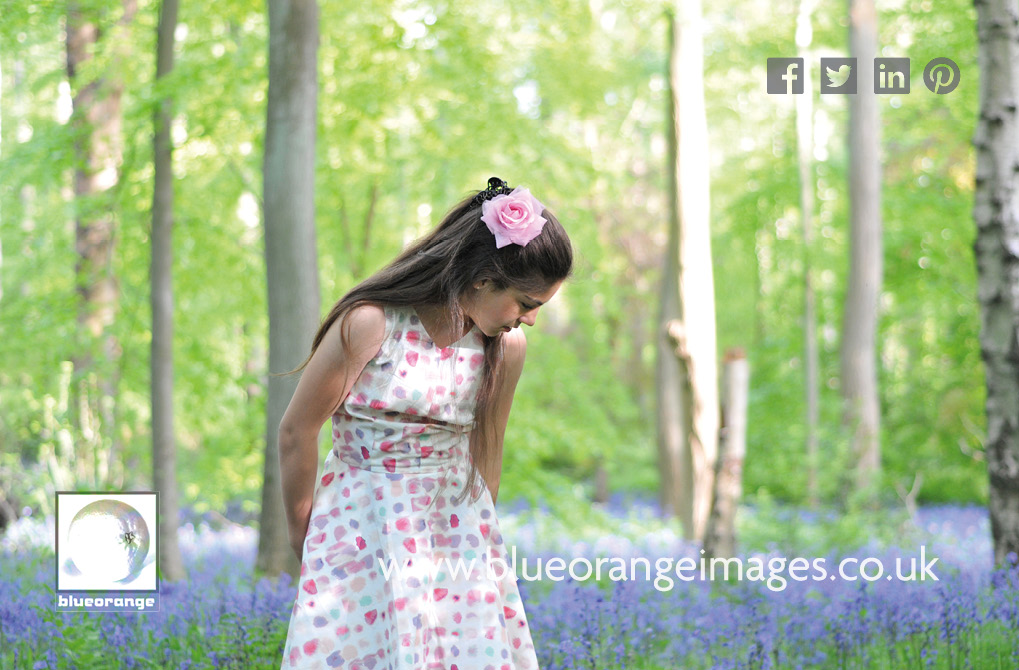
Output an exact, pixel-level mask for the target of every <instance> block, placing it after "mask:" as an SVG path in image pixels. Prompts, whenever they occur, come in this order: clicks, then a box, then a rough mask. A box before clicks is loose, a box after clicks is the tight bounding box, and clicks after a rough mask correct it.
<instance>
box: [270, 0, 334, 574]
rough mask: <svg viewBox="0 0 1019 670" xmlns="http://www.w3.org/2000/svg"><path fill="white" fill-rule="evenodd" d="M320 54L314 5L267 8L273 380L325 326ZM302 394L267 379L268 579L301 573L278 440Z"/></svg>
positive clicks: (297, 0)
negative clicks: (318, 209)
mask: <svg viewBox="0 0 1019 670" xmlns="http://www.w3.org/2000/svg"><path fill="white" fill-rule="evenodd" d="M317 50H318V5H317V4H316V2H315V0H269V96H268V103H267V112H266V125H265V157H264V165H263V180H264V181H263V196H264V202H265V209H264V214H265V263H266V271H267V281H268V297H269V371H270V373H281V372H286V371H287V370H292V369H293V368H295V367H297V366H298V365H300V364H301V361H302V360H304V358H305V357H306V356H307V355H308V351H309V350H310V347H311V342H312V338H313V337H314V334H315V330H316V328H317V327H318V323H319V284H318V261H317V255H316V251H315V190H314V186H315V129H316V128H315V125H316V104H317V86H318V71H317ZM296 387H297V379H296V378H295V377H282V376H281V377H272V376H270V377H269V397H268V402H267V407H266V440H265V444H266V448H265V479H264V484H263V489H262V512H261V532H260V535H259V540H258V561H257V565H258V568H259V569H260V570H261V571H263V572H264V573H266V574H272V575H278V574H279V573H280V572H282V571H284V570H285V571H288V572H289V573H290V574H291V575H293V576H295V577H296V576H297V574H298V572H299V569H300V565H299V564H298V562H297V559H296V557H295V556H294V553H293V551H292V550H291V548H290V542H289V535H288V532H287V522H286V515H285V513H284V510H283V488H282V483H281V481H280V463H279V443H278V437H279V435H278V432H279V425H280V420H281V419H282V418H283V412H284V411H285V410H286V408H287V405H288V404H289V402H290V398H291V397H292V396H293V393H294V389H295V388H296Z"/></svg>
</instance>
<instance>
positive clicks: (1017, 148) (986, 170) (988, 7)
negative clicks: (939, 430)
mask: <svg viewBox="0 0 1019 670" xmlns="http://www.w3.org/2000/svg"><path fill="white" fill-rule="evenodd" d="M975 4H976V10H977V35H978V38H979V55H978V58H979V64H980V120H979V123H978V125H977V132H976V135H975V137H974V140H973V142H974V144H975V145H976V149H977V173H976V193H975V198H974V206H973V218H974V220H975V222H976V226H977V236H976V241H975V243H974V250H975V253H976V261H977V273H978V274H977V284H978V291H979V300H980V349H981V353H982V356H983V361H984V367H985V371H986V372H985V373H986V377H987V441H986V443H985V450H986V453H987V474H988V478H989V480H990V490H989V494H988V507H989V509H990V519H991V535H992V538H993V542H994V562H995V564H998V565H1001V564H1004V563H1005V562H1006V560H1007V558H1008V555H1009V554H1010V553H1011V554H1012V562H1013V563H1015V562H1017V561H1016V560H1015V558H1014V557H1015V554H1017V553H1019V115H1017V111H1016V100H1019V27H1017V21H1019V7H1017V6H1016V2H1015V0H1010V1H1007V0H977V1H976V3H975Z"/></svg>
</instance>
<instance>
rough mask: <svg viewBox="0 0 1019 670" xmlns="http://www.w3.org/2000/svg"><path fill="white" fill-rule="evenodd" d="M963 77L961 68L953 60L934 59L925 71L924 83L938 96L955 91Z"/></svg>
mask: <svg viewBox="0 0 1019 670" xmlns="http://www.w3.org/2000/svg"><path fill="white" fill-rule="evenodd" d="M961 77H962V74H961V72H960V71H959V66H958V65H956V64H955V61H953V60H952V59H951V58H934V59H932V60H931V61H930V62H929V63H927V67H925V68H924V69H923V83H924V84H926V85H927V88H929V89H930V90H931V91H932V92H933V93H937V94H938V95H944V94H946V93H951V92H952V91H954V90H955V89H956V88H957V87H958V86H959V79H960V78H961Z"/></svg>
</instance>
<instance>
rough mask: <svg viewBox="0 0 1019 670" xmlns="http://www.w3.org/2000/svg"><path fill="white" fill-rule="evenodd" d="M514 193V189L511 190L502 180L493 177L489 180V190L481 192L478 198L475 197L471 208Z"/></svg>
mask: <svg viewBox="0 0 1019 670" xmlns="http://www.w3.org/2000/svg"><path fill="white" fill-rule="evenodd" d="M512 192H513V189H511V188H510V187H509V186H508V185H507V184H506V182H504V181H503V180H502V179H499V178H498V177H491V178H490V179H489V180H488V188H486V189H485V190H484V191H480V192H479V193H478V194H477V195H476V196H474V199H473V200H471V207H477V206H478V205H480V204H481V203H483V202H485V201H486V200H491V199H492V198H494V197H495V196H497V195H509V194H510V193H512Z"/></svg>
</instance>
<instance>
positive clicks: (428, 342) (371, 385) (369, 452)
mask: <svg viewBox="0 0 1019 670" xmlns="http://www.w3.org/2000/svg"><path fill="white" fill-rule="evenodd" d="M384 311H385V314H386V334H385V338H384V339H383V342H382V345H381V347H380V348H379V352H378V353H377V354H376V355H375V357H374V358H373V359H372V360H371V361H369V362H368V364H367V365H365V368H364V370H363V371H362V372H361V374H360V376H359V377H358V378H357V380H356V381H355V382H354V385H353V386H352V387H351V389H350V393H349V394H348V395H347V397H346V398H345V399H344V401H343V403H341V405H340V408H339V409H338V410H337V411H336V413H335V414H333V417H332V424H333V452H334V454H335V456H337V457H339V458H341V459H343V460H344V461H345V462H347V463H349V464H350V465H353V466H355V467H359V468H363V469H368V470H373V471H377V472H389V473H397V472H432V471H439V470H442V469H444V468H446V467H448V466H449V465H451V464H452V463H453V462H455V461H456V460H458V459H462V458H465V456H466V452H467V440H468V436H469V431H470V430H471V429H473V428H474V425H475V421H474V406H475V403H476V400H477V391H478V387H479V385H480V382H481V375H482V373H483V371H484V363H485V354H484V335H483V333H482V332H481V331H480V330H479V329H478V327H477V326H474V327H473V328H472V329H471V330H470V332H468V333H467V334H466V335H464V336H463V337H462V338H461V339H460V340H459V341H457V342H455V343H454V344H452V345H450V346H448V347H443V348H439V347H437V346H436V345H435V343H434V342H433V341H432V339H431V337H430V336H429V335H428V332H427V331H426V330H425V328H424V326H423V325H422V324H421V319H420V318H419V317H418V315H417V312H416V311H415V310H414V308H413V307H410V306H390V305H385V306H384Z"/></svg>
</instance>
